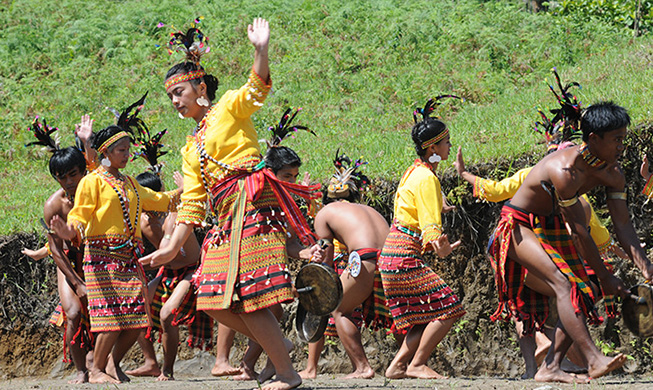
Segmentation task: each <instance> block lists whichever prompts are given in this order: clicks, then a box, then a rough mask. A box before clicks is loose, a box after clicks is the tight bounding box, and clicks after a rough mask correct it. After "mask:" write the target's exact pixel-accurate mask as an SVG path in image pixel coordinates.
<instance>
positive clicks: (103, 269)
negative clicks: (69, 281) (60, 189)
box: [51, 126, 171, 383]
mask: <svg viewBox="0 0 653 390" xmlns="http://www.w3.org/2000/svg"><path fill="white" fill-rule="evenodd" d="M93 147H94V149H96V150H97V151H98V153H99V154H100V156H101V158H102V164H101V166H100V167H99V168H97V169H96V170H95V171H93V172H92V173H89V174H88V175H86V176H85V177H84V178H83V179H82V180H81V181H80V183H79V185H78V187H77V191H76V193H75V205H74V206H73V209H72V210H71V211H70V213H69V214H68V222H67V223H66V222H64V221H63V220H62V219H61V218H59V217H57V216H55V217H53V218H52V221H51V226H52V228H53V229H54V231H55V232H56V233H57V235H58V236H59V237H60V238H62V239H66V240H70V241H71V242H73V243H74V244H81V243H84V245H85V249H84V277H85V279H86V289H87V297H88V305H89V315H90V320H91V332H93V333H94V334H95V350H94V355H93V367H92V369H91V371H90V373H89V381H90V382H91V383H106V382H110V383H120V382H122V381H124V380H127V379H128V378H127V377H126V376H125V374H124V373H123V372H122V371H121V370H120V366H119V363H120V360H121V359H122V357H123V356H124V354H125V353H126V352H127V351H128V350H129V348H130V347H131V346H132V344H133V343H134V342H135V341H136V338H137V337H138V334H139V332H140V329H141V328H146V327H147V326H148V317H147V314H146V305H145V298H144V292H145V290H144V287H145V285H144V283H145V282H146V280H145V277H144V276H145V275H144V273H143V268H142V266H141V265H140V264H139V263H138V257H139V255H140V253H142V239H141V231H140V225H139V223H138V221H139V218H140V214H141V211H142V210H143V209H147V210H152V211H167V210H168V207H169V205H170V204H171V197H170V196H169V195H168V194H163V193H158V192H154V191H152V190H149V189H146V188H144V187H142V186H140V185H139V184H138V182H137V181H136V180H134V179H133V178H131V177H129V176H126V175H123V174H122V173H120V170H121V169H123V168H124V167H125V166H126V165H127V162H128V161H129V158H130V153H129V148H130V136H129V134H128V133H127V132H126V131H125V130H123V129H122V128H120V127H118V126H109V127H107V128H106V129H104V130H102V131H100V132H99V133H98V134H97V136H96V138H95V141H94V145H93ZM109 353H111V359H112V363H113V364H110V365H107V363H108V356H109ZM107 367H108V368H109V371H108V370H107Z"/></svg>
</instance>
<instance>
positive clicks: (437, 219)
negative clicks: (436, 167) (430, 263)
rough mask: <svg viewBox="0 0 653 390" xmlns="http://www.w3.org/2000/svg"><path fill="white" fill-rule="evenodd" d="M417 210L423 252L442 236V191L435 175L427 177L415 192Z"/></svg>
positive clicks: (421, 181)
mask: <svg viewBox="0 0 653 390" xmlns="http://www.w3.org/2000/svg"><path fill="white" fill-rule="evenodd" d="M415 208H416V209H417V219H418V223H419V228H420V230H421V231H422V243H423V244H422V245H423V248H422V250H426V248H427V247H428V245H429V243H430V242H432V241H435V240H437V239H438V237H440V236H441V235H442V190H441V188H440V181H439V180H438V178H437V177H436V176H435V175H432V176H430V177H426V178H424V179H423V180H420V182H419V183H418V185H417V188H416V190H415Z"/></svg>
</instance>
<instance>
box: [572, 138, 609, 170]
mask: <svg viewBox="0 0 653 390" xmlns="http://www.w3.org/2000/svg"><path fill="white" fill-rule="evenodd" d="M578 152H579V153H580V155H581V157H582V158H583V161H585V162H586V163H587V165H589V166H590V167H592V168H603V167H604V166H605V165H606V164H607V163H606V162H605V161H603V160H601V159H600V158H598V157H596V156H595V155H593V154H592V152H590V148H589V145H587V144H586V143H585V142H583V143H582V144H581V145H580V149H578Z"/></svg>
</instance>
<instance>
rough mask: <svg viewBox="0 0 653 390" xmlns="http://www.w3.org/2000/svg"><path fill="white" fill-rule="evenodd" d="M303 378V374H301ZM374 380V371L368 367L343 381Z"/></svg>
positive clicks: (353, 373)
mask: <svg viewBox="0 0 653 390" xmlns="http://www.w3.org/2000/svg"><path fill="white" fill-rule="evenodd" d="M300 376H301V374H300ZM372 378H374V370H372V367H367V369H365V370H361V371H359V370H356V371H354V372H352V373H351V374H349V375H347V376H345V377H344V378H343V379H372Z"/></svg>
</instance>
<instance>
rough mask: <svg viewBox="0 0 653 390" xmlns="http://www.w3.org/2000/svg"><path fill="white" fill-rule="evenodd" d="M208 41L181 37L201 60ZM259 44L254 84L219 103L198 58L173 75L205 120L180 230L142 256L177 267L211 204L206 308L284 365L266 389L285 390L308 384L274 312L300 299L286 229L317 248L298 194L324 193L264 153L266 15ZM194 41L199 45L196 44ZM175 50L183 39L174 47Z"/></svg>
mask: <svg viewBox="0 0 653 390" xmlns="http://www.w3.org/2000/svg"><path fill="white" fill-rule="evenodd" d="M196 33H197V36H199V37H201V38H203V37H204V36H203V35H202V34H201V33H200V32H199V31H197V29H196V28H195V29H192V30H190V34H186V35H185V36H184V37H185V38H184V39H181V37H182V35H184V34H181V33H179V34H180V35H177V36H176V37H174V38H173V40H176V39H177V38H179V39H180V41H181V42H185V44H184V47H185V48H186V51H187V52H188V53H189V54H191V55H194V54H196V53H197V50H196V49H197V48H198V47H201V44H197V42H195V43H196V45H193V44H192V43H189V40H188V36H189V35H191V36H194V35H195V34H196ZM247 33H248V37H249V40H250V42H251V43H252V44H253V45H254V47H255V53H254V66H253V68H252V72H251V74H250V77H249V79H248V81H247V83H246V84H245V85H244V86H243V87H242V88H240V89H239V90H232V91H227V92H226V93H225V94H224V95H223V97H222V98H221V99H220V101H219V102H218V103H217V104H215V105H212V104H211V102H212V101H213V99H214V98H215V92H216V88H217V80H216V79H215V77H213V76H209V75H207V74H206V72H205V71H204V69H203V68H202V67H201V66H199V62H198V61H199V59H197V61H190V62H184V63H181V64H178V65H175V66H174V67H173V68H172V69H170V71H168V74H167V76H166V92H167V93H168V96H169V97H170V99H171V100H172V103H173V105H174V106H175V108H176V109H177V110H178V112H179V113H180V114H181V115H182V116H184V117H189V118H193V119H195V121H196V122H197V123H198V126H197V131H196V132H195V134H194V136H191V137H189V138H188V142H187V144H186V146H184V148H183V149H182V154H183V156H184V193H183V195H182V204H181V207H180V209H179V214H178V216H177V226H176V227H175V231H174V233H173V234H172V237H171V239H170V241H169V243H168V245H166V246H163V247H162V248H160V249H159V250H157V251H156V252H154V253H152V254H151V255H149V256H146V257H144V258H142V259H141V262H142V263H143V264H148V263H149V264H150V265H151V266H158V265H162V264H165V263H167V262H169V261H170V260H172V258H173V257H174V256H175V254H176V253H177V252H178V251H179V249H180V247H181V244H182V243H183V242H184V241H185V240H186V238H187V237H188V235H189V234H191V232H192V230H193V227H194V226H199V225H201V224H202V223H203V222H204V217H205V213H206V209H205V204H206V200H207V197H208V196H209V195H210V204H211V207H212V210H213V212H214V214H215V215H216V216H217V218H218V224H217V225H216V226H215V227H214V228H213V229H212V230H211V232H209V234H208V235H207V238H206V239H205V241H204V244H203V249H204V250H203V253H202V263H201V265H200V271H199V274H198V277H197V283H198V285H199V295H198V299H197V309H198V310H204V311H206V312H207V314H209V315H210V316H211V317H213V318H214V319H216V320H217V321H219V322H221V323H223V324H224V325H227V326H229V327H230V328H232V329H235V330H237V331H239V332H241V333H243V334H245V335H246V336H248V337H250V338H252V339H254V340H255V341H256V342H258V343H259V344H260V345H261V346H262V347H263V349H264V350H265V352H266V353H267V354H268V356H269V357H270V359H271V361H272V362H273V364H274V367H275V368H276V373H277V374H276V380H275V381H274V382H272V383H269V384H266V385H265V386H263V389H266V390H271V389H275V390H283V389H290V388H294V387H297V386H299V384H301V378H300V377H299V375H297V373H296V372H295V370H294V369H293V367H292V363H291V361H290V356H289V354H288V351H289V349H290V348H291V347H292V344H291V343H290V342H289V341H288V340H285V339H284V337H283V334H282V333H281V329H280V327H279V324H278V323H277V320H276V318H275V316H274V314H273V313H272V312H271V311H270V309H269V308H270V307H272V306H274V305H276V304H278V303H283V302H289V301H291V300H292V299H293V295H292V285H291V280H290V273H289V270H288V266H287V264H286V251H285V247H286V228H285V227H284V224H285V222H288V225H289V228H292V229H293V230H294V231H295V232H296V233H297V235H298V237H299V238H300V239H301V240H302V241H303V242H304V244H305V245H308V244H310V243H312V241H314V238H313V237H312V234H311V232H310V229H309V228H308V226H307V224H306V221H305V220H304V219H303V217H302V215H301V213H300V211H299V208H298V207H297V205H296V204H295V203H294V201H293V199H292V197H291V196H290V194H289V191H290V192H292V193H295V194H298V195H301V196H303V197H306V198H311V197H313V198H314V197H317V196H319V195H318V194H313V191H315V190H317V188H309V187H305V186H301V185H297V184H289V183H284V182H281V181H279V180H278V179H277V178H276V177H275V176H274V175H273V174H272V172H270V170H268V169H267V168H264V163H263V161H262V158H261V153H260V150H259V145H258V139H257V136H256V131H255V130H254V126H253V123H252V120H251V118H250V117H251V115H252V114H253V113H254V112H256V111H257V110H258V108H259V107H260V106H262V105H263V102H264V100H265V98H266V96H267V94H268V92H269V90H270V87H271V82H270V73H269V68H268V43H269V38H270V29H269V25H268V22H267V21H266V20H264V19H261V18H257V19H255V20H254V21H253V22H252V24H250V25H249V26H248V27H247ZM190 40H191V41H192V38H191V39H190ZM173 43H174V42H173Z"/></svg>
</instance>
